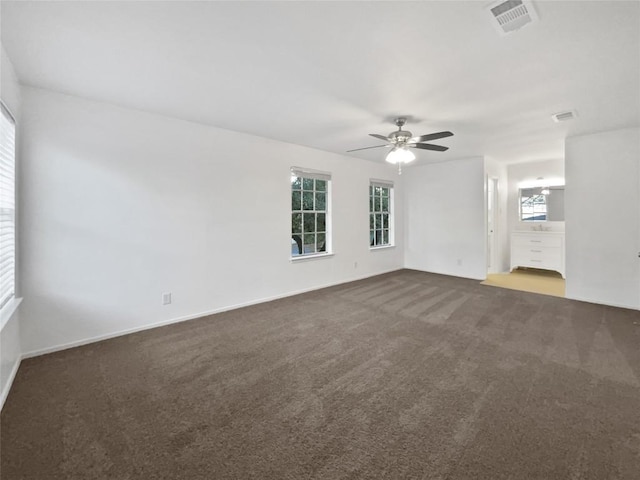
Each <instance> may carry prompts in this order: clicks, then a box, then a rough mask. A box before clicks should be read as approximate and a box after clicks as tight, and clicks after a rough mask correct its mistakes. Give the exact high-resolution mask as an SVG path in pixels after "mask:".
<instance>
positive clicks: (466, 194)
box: [404, 157, 487, 279]
mask: <svg viewBox="0 0 640 480" xmlns="http://www.w3.org/2000/svg"><path fill="white" fill-rule="evenodd" d="M404 177H405V178H404V187H405V229H406V230H405V232H406V236H405V238H406V247H405V266H406V267H407V268H412V269H415V270H424V271H428V272H434V273H442V274H446V275H455V276H459V277H467V278H475V279H484V278H486V273H487V259H486V221H485V216H486V207H485V170H484V159H483V157H474V158H468V159H462V160H455V161H449V162H442V163H434V164H428V165H423V166H415V167H411V168H407V169H406V171H405V174H404Z"/></svg>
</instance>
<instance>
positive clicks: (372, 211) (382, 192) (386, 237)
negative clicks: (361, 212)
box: [369, 180, 393, 247]
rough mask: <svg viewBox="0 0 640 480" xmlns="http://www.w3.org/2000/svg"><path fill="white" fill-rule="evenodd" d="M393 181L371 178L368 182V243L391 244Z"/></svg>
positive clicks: (376, 244) (373, 245) (374, 244)
mask: <svg viewBox="0 0 640 480" xmlns="http://www.w3.org/2000/svg"><path fill="white" fill-rule="evenodd" d="M392 203H393V183H389V182H383V181H380V180H372V181H371V183H370V184H369V245H370V246H371V247H383V246H389V245H393V219H392V218H391V212H392V211H393V205H392Z"/></svg>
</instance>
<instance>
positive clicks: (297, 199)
mask: <svg viewBox="0 0 640 480" xmlns="http://www.w3.org/2000/svg"><path fill="white" fill-rule="evenodd" d="M301 198H302V194H301V193H300V192H295V191H294V192H291V210H302V208H301V207H302V201H301Z"/></svg>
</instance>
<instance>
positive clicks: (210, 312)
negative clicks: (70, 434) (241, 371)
mask: <svg viewBox="0 0 640 480" xmlns="http://www.w3.org/2000/svg"><path fill="white" fill-rule="evenodd" d="M399 270H403V268H402V267H400V268H392V269H389V270H383V271H382V272H376V273H371V274H367V275H360V276H357V277H353V278H350V279H348V280H344V281H340V282H336V283H327V284H324V285H318V286H315V287H310V288H304V289H302V290H295V291H293V292H288V293H284V294H281V295H274V296H271V297H265V298H261V299H258V300H251V301H249V302H244V303H238V304H236V305H230V306H227V307H221V308H216V309H213V310H208V311H206V312H200V313H194V314H192V315H186V316H183V317H178V318H172V319H170V320H163V321H161V322H155V323H149V324H147V325H143V326H141V327H135V328H129V329H126V330H120V331H118V332H113V333H107V334H105V335H98V336H95V337H90V338H85V339H82V340H77V341H75V342H69V343H65V344H63V345H56V346H54V347H47V348H43V349H40V350H33V351H31V352H28V353H23V354H22V359H23V360H24V359H26V358H32V357H37V356H39V355H46V354H48V353H53V352H58V351H61V350H67V349H69V348H74V347H80V346H82V345H87V344H89V343H94V342H100V341H102V340H108V339H109V338H115V337H120V336H122V335H128V334H130V333H136V332H141V331H144V330H150V329H152V328H157V327H162V326H165V325H170V324H172V323H180V322H184V321H187V320H194V319H196V318H201V317H207V316H209V315H214V314H216V313H222V312H228V311H230V310H236V309H238V308H243V307H249V306H251V305H256V304H258V303H265V302H271V301H273V300H279V299H281V298H286V297H292V296H294V295H300V294H301V293H307V292H312V291H314V290H321V289H323V288H328V287H335V286H336V285H342V284H343V283H349V282H355V281H357V280H363V279H365V278H369V277H375V276H377V275H384V274H385V273H391V272H397V271H399Z"/></svg>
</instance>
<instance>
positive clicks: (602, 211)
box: [565, 128, 640, 309]
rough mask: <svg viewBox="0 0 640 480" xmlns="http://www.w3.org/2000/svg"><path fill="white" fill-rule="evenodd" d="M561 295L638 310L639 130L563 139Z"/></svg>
mask: <svg viewBox="0 0 640 480" xmlns="http://www.w3.org/2000/svg"><path fill="white" fill-rule="evenodd" d="M565 159H566V178H567V186H566V189H565V213H566V245H567V248H566V250H567V252H566V267H567V284H566V285H567V286H566V295H567V297H569V298H573V299H577V300H585V301H588V302H596V303H604V304H608V305H615V306H622V307H629V308H636V309H640V258H638V254H639V253H640V129H638V128H628V129H622V130H615V131H610V132H603V133H596V134H592V135H584V136H579V137H571V138H567V140H566V144H565Z"/></svg>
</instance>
